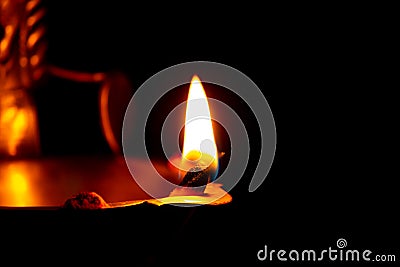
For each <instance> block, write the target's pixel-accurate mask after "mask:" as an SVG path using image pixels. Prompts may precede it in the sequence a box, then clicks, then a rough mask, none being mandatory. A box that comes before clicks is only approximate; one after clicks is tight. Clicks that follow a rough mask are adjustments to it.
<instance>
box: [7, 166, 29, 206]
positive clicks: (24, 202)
mask: <svg viewBox="0 0 400 267" xmlns="http://www.w3.org/2000/svg"><path fill="white" fill-rule="evenodd" d="M30 172H32V170H30V169H27V168H24V167H23V166H19V165H18V164H13V163H10V164H9V166H8V168H5V169H3V172H2V173H1V175H2V178H3V179H2V180H0V197H1V198H3V200H2V203H4V205H5V206H14V207H23V206H29V205H32V204H34V203H35V201H36V197H35V195H34V192H33V191H32V188H31V182H32V181H31V180H32V179H31V176H30Z"/></svg>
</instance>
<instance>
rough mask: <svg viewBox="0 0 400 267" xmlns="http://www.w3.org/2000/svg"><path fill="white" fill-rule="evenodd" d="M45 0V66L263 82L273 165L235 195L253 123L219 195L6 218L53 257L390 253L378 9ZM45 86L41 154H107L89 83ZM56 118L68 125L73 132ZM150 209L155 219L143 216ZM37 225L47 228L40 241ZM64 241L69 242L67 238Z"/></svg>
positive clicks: (391, 204) (135, 259)
mask: <svg viewBox="0 0 400 267" xmlns="http://www.w3.org/2000/svg"><path fill="white" fill-rule="evenodd" d="M44 3H45V4H46V6H47V9H48V16H47V23H48V40H49V50H48V62H49V63H51V64H54V65H57V66H61V67H65V68H69V69H75V70H80V71H115V70H118V71H122V72H124V73H126V74H127V75H128V76H129V77H130V79H131V81H132V85H133V88H138V87H139V86H140V85H141V84H142V83H143V82H144V81H145V80H146V79H148V78H149V77H150V76H151V75H153V74H155V73H156V72H158V71H161V70H162V69H164V68H166V67H169V66H172V65H175V64H178V63H183V62H187V61H195V60H206V61H215V62H219V63H223V64H226V65H229V66H231V67H234V68H236V69H238V70H240V71H241V72H243V73H244V74H246V75H247V76H248V77H249V78H251V79H252V80H253V81H254V82H255V83H256V84H257V85H258V87H259V88H260V89H261V90H262V91H263V93H264V95H265V97H266V99H267V101H268V103H269V105H270V108H271V110H272V112H273V115H274V119H275V123H276V131H277V147H276V154H275V159H274V162H273V165H272V168H271V170H270V172H269V175H268V177H267V179H266V180H265V182H264V184H263V185H262V186H261V187H260V188H259V189H258V190H257V191H255V192H254V193H248V192H247V188H248V185H249V182H250V177H251V174H252V171H254V168H255V167H256V163H257V161H258V158H257V149H258V147H259V138H258V137H257V136H258V135H259V132H258V131H257V129H255V128H254V127H253V128H251V131H252V132H250V134H251V135H252V136H254V138H253V139H252V143H251V145H252V155H251V161H250V164H249V168H248V170H247V172H246V175H245V177H244V178H243V179H242V180H241V181H240V182H239V184H238V185H237V187H235V188H234V189H233V190H232V191H231V194H232V196H233V199H234V200H233V202H232V203H231V204H229V205H226V206H221V207H198V208H194V209H184V210H182V209H177V208H173V207H165V208H163V209H160V210H156V209H153V208H151V207H143V208H140V209H137V210H135V211H132V212H124V211H112V212H109V213H106V214H99V213H93V214H89V215H88V214H78V215H76V214H73V215H71V216H66V215H65V214H62V215H60V217H59V218H57V219H54V216H55V215H51V214H50V215H49V214H48V213H45V214H42V213H32V212H28V213H26V214H21V215H19V216H21V218H22V219H23V220H24V221H25V222H24V224H25V223H26V224H27V225H28V227H27V229H29V230H27V231H25V232H24V233H25V234H27V233H32V232H35V234H33V237H34V238H36V240H38V239H41V240H43V239H44V240H45V242H47V246H45V248H46V249H49V248H53V249H54V247H53V245H52V244H54V246H55V247H56V248H57V247H58V248H60V250H59V251H58V252H59V253H57V254H56V255H58V256H64V255H65V256H66V258H69V257H70V256H71V258H75V257H74V256H76V255H86V256H88V258H89V259H90V260H94V259H99V257H100V258H101V257H103V256H105V255H104V254H106V255H111V257H112V259H114V260H118V259H126V260H129V261H128V262H127V264H128V265H129V266H136V265H137V264H138V265H139V264H146V263H147V264H151V263H155V264H156V263H157V264H160V265H162V264H178V263H188V262H189V263H191V262H192V261H193V262H197V263H209V265H213V264H210V262H213V263H215V262H220V263H223V262H228V263H235V262H236V261H239V260H242V261H244V262H246V265H249V266H251V265H254V264H260V263H259V262H257V259H256V253H257V251H258V250H259V249H262V248H263V246H264V245H268V247H270V248H271V249H287V250H290V249H315V250H317V249H326V248H327V247H329V246H331V247H335V246H336V240H337V239H339V238H345V239H346V240H347V242H348V244H349V248H353V249H370V250H372V251H374V252H375V251H376V253H378V252H380V253H387V254H389V253H391V254H395V253H397V256H399V255H398V248H399V246H398V235H397V229H398V219H396V218H395V217H397V216H396V213H398V204H396V201H395V197H396V196H397V195H398V194H397V190H396V188H397V187H395V185H394V182H395V179H397V178H395V176H396V175H395V174H394V173H393V169H394V168H393V167H394V166H395V165H394V157H392V156H391V155H390V156H389V154H388V150H389V151H394V152H395V151H396V150H395V149H394V147H393V144H392V143H391V141H390V140H392V139H391V138H390V137H392V136H393V135H392V134H393V130H392V127H393V124H394V123H395V121H394V120H393V117H394V114H396V113H395V105H394V103H393V101H394V98H393V97H392V96H391V94H392V93H391V90H393V88H394V87H393V86H392V85H391V82H390V78H391V77H392V78H393V71H392V70H391V69H390V68H388V66H390V63H392V59H391V58H392V57H391V56H392V54H391V52H390V49H391V45H392V44H393V39H392V38H393V37H392V34H391V33H390V30H387V29H388V27H386V26H390V25H391V21H390V19H391V17H390V16H388V17H386V18H385V20H380V19H378V18H375V16H373V15H363V12H362V11H360V9H354V10H352V11H349V12H341V13H336V14H334V15H331V14H328V13H327V11H326V10H325V9H324V10H322V11H321V12H320V13H318V14H316V13H313V12H310V14H308V13H298V12H296V7H287V8H284V9H283V10H282V11H280V12H279V14H274V13H275V12H273V11H271V10H269V9H265V10H264V9H262V10H261V11H265V13H263V14H259V15H258V14H257V15H255V13H254V12H255V10H257V9H258V8H257V7H254V8H253V9H250V10H247V9H242V8H241V7H239V9H240V12H231V11H228V10H224V9H222V10H219V9H217V8H214V7H211V6H201V5H200V3H199V4H198V6H197V7H196V8H189V10H187V11H182V12H167V11H165V12H162V13H163V14H162V15H160V14H156V13H157V12H154V9H158V10H163V9H164V7H161V6H157V5H156V4H154V5H155V6H157V7H152V8H149V9H145V8H143V7H139V6H135V5H133V7H131V6H130V4H128V1H110V2H109V1H107V2H106V1H104V2H103V1H102V2H95V1H87V2H86V1H85V4H83V3H82V2H80V1H45V2H44ZM356 10H357V12H356ZM259 11H260V10H259ZM376 12H378V11H376ZM252 14H254V15H252ZM355 14H357V16H355ZM368 14H370V13H368ZM373 14H375V13H373ZM272 15H274V16H272ZM247 16H250V17H249V18H248V17H247ZM358 16H360V17H358ZM378 22H379V23H378ZM51 82H54V85H53V87H54V90H52V91H51V90H49V88H50V87H52V86H49V87H47V89H46V90H47V91H46V92H47V93H46V94H44V93H38V101H41V103H42V110H40V112H41V114H43V115H42V132H43V135H44V136H43V135H42V138H43V140H42V143H43V146H44V149H45V153H48V154H63V153H68V154H71V153H72V154H73V153H77V154H79V153H105V154H107V153H110V151H109V149H108V147H107V144H106V143H105V141H104V139H103V137H102V135H101V132H100V131H99V130H100V128H99V125H98V121H96V119H97V116H98V114H97V111H96V107H97V88H96V87H92V88H90V86H89V85H85V86H86V88H88V89H87V90H86V91H84V90H78V88H79V87H77V88H76V90H75V89H73V90H70V88H71V87H74V86H75V85H71V86H70V85H65V84H64V85H63V83H60V81H51ZM50 91H51V92H50ZM43 92H44V91H43ZM45 97H47V98H45ZM56 98H57V101H54V99H56ZM69 101H72V102H73V103H74V104H73V105H72V106H71V102H69ZM68 102H69V103H68ZM66 108H71V113H68V114H67V113H65V109H66ZM46 110H55V112H54V113H49V112H47V111H46ZM45 111H46V112H45ZM81 111H84V112H83V114H82V112H81ZM55 114H57V116H61V117H63V118H64V119H65V123H64V126H65V132H64V134H60V135H59V137H58V138H60V140H65V142H66V143H64V145H62V146H60V145H56V144H58V143H59V142H56V141H57V140H58V139H57V140H56V139H54V133H52V132H51V129H53V128H51V127H49V126H46V125H50V124H48V123H43V122H45V121H50V120H52V119H53V118H54V116H55ZM58 118H60V117H58ZM72 118H74V119H72ZM68 124H73V125H75V126H76V127H77V128H80V132H79V133H80V134H77V132H75V133H74V131H73V130H71V129H74V128H73V127H72V128H71V127H68V126H69V125H68ZM62 126H63V125H59V128H58V129H62ZM60 127H61V128H60ZM61 132H62V130H60V132H59V133H61ZM46 134H47V136H46ZM81 144H85V145H84V146H82V145H81ZM261 164H262V163H261ZM397 176H398V175H397ZM41 216H42V217H41ZM43 218H47V219H43ZM71 218H72V219H71ZM149 218H151V219H152V218H156V219H157V220H158V221H157V220H156V221H152V222H151V223H149V224H147V223H145V222H147V221H150V219H149ZM46 220H47V222H43V221H46ZM29 225H30V226H29ZM164 225H167V227H166V228H167V230H166V231H163V230H162V227H163V226H164ZM171 225H172V226H171ZM25 226H26V225H25ZM171 227H172V228H171ZM35 229H39V231H40V233H38V232H37V231H36V230H35ZM171 229H172V230H171ZM70 232H72V234H70ZM47 234H49V235H50V236H51V237H50V238H48V239H45V238H43V236H46V235H47ZM28 236H29V235H28ZM58 237H59V238H58ZM147 237H149V238H147ZM22 238H23V237H22ZM21 242H22V243H24V242H27V243H28V244H34V243H35V242H36V241H33V240H32V239H31V238H29V239H28V240H21ZM66 242H72V244H73V245H72V246H67V247H66V246H65V244H66ZM125 242H126V244H124V243H125ZM168 244H171V245H168ZM28 250H29V249H28ZM56 250H57V249H56ZM76 251H80V252H79V253H78V252H76ZM86 251H88V253H86ZM104 251H107V252H106V253H104V254H103V252H104ZM43 254H44V255H45V254H46V252H45V251H44V252H43ZM44 255H43V256H44ZM67 255H68V257H67ZM135 263H136V264H135ZM263 264H265V262H264V263H261V264H260V265H263Z"/></svg>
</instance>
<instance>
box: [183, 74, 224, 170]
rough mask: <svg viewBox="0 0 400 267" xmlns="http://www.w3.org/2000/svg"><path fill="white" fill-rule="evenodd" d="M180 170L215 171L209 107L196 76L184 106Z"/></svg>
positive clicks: (216, 152)
mask: <svg viewBox="0 0 400 267" xmlns="http://www.w3.org/2000/svg"><path fill="white" fill-rule="evenodd" d="M182 155H183V158H182V165H181V169H183V170H185V171H188V170H189V169H190V168H191V167H193V166H196V165H197V166H200V167H202V168H204V169H205V168H207V167H209V166H210V165H211V166H212V168H215V170H216V169H217V166H218V151H217V146H216V144H215V138H214V131H213V127H212V121H211V113H210V107H209V105H208V101H207V96H206V93H205V91H204V88H203V86H202V84H201V82H200V79H199V77H198V76H197V75H194V76H193V78H192V81H191V83H190V88H189V95H188V99H187V106H186V118H185V135H184V141H183V152H182Z"/></svg>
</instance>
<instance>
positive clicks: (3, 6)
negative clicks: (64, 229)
mask: <svg viewBox="0 0 400 267" xmlns="http://www.w3.org/2000/svg"><path fill="white" fill-rule="evenodd" d="M47 10H48V3H47V2H46V1H41V0H16V1H10V0H0V40H1V42H0V157H27V156H39V155H53V154H80V153H84V154H85V153H99V152H106V153H108V152H112V153H120V151H121V149H120V148H121V140H120V139H121V138H120V136H121V127H122V120H123V116H124V113H125V109H126V106H127V104H128V101H129V100H130V97H131V96H132V94H133V91H132V86H131V83H130V81H129V79H128V78H127V76H126V75H125V74H123V73H122V72H118V71H110V70H108V72H106V71H105V70H104V69H103V70H101V71H97V70H93V69H91V70H90V71H82V70H74V68H78V66H79V65H80V64H81V62H78V61H77V62H75V64H74V65H72V66H69V68H65V67H63V66H57V65H56V64H53V63H52V62H49V61H48V60H47V51H48V49H47V48H48V34H47V33H48V23H47V22H48V12H47ZM61 30H62V29H61ZM63 36H64V38H65V40H70V39H72V40H74V37H73V36H72V37H71V36H67V35H63ZM55 45H57V42H55ZM65 48H66V50H67V49H68V48H67V47H65ZM75 53H76V54H79V52H77V51H75ZM83 53H84V52H83ZM58 55H60V53H59V54H58ZM50 61H51V60H50ZM54 61H57V60H54V58H53V62H54ZM91 71H92V72H91Z"/></svg>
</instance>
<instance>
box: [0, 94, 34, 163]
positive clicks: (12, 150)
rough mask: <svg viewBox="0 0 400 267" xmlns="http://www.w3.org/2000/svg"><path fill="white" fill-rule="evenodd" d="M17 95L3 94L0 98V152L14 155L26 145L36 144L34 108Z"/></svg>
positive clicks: (26, 146)
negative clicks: (25, 103)
mask: <svg viewBox="0 0 400 267" xmlns="http://www.w3.org/2000/svg"><path fill="white" fill-rule="evenodd" d="M18 97H19V96H18V95H17V96H16V95H14V94H9V95H3V96H2V98H1V99H0V133H1V135H0V137H1V138H0V152H1V153H5V154H6V155H9V156H16V155H17V154H18V153H19V152H22V150H24V149H26V148H28V146H30V145H33V146H36V145H37V144H36V139H37V132H36V127H35V125H36V116H35V110H34V109H33V108H32V107H31V106H29V105H28V104H27V105H25V106H22V105H23V104H24V102H23V101H24V100H20V101H19V102H18V99H19V98H18Z"/></svg>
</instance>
